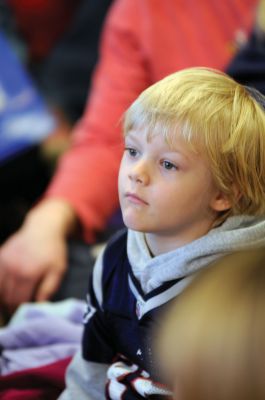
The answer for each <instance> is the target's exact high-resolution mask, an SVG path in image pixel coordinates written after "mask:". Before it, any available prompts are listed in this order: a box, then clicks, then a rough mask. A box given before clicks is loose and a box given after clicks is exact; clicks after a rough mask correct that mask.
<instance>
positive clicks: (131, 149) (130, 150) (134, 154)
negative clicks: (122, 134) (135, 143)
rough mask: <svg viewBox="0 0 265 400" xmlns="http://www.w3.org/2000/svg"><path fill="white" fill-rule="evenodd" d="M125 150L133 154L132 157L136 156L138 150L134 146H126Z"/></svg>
mask: <svg viewBox="0 0 265 400" xmlns="http://www.w3.org/2000/svg"><path fill="white" fill-rule="evenodd" d="M125 151H127V153H128V154H129V155H130V156H131V157H136V156H137V150H135V149H134V148H132V147H126V148H125Z"/></svg>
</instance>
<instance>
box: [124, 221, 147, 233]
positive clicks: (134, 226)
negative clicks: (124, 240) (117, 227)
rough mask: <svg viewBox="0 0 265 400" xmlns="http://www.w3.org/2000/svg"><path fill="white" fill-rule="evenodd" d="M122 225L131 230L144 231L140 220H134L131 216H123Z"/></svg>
mask: <svg viewBox="0 0 265 400" xmlns="http://www.w3.org/2000/svg"><path fill="white" fill-rule="evenodd" d="M123 222H124V225H125V226H126V227H127V228H128V229H131V230H133V231H138V232H145V231H146V229H145V226H144V225H143V223H142V222H141V221H135V220H134V219H132V218H123Z"/></svg>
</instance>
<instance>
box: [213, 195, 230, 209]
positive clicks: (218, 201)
mask: <svg viewBox="0 0 265 400" xmlns="http://www.w3.org/2000/svg"><path fill="white" fill-rule="evenodd" d="M210 206H211V209H212V210H213V211H217V212H221V211H226V210H229V208H231V207H232V204H231V200H230V199H229V198H228V196H227V195H226V194H224V193H223V192H218V193H217V194H216V195H215V196H214V198H213V199H212V201H211V204H210Z"/></svg>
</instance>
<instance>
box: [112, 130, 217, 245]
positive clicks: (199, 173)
mask: <svg viewBox="0 0 265 400" xmlns="http://www.w3.org/2000/svg"><path fill="white" fill-rule="evenodd" d="M119 198H120V205H121V210H122V215H123V220H124V223H125V225H126V226H127V227H128V228H130V229H133V230H136V231H142V232H146V233H156V234H163V235H169V236H172V237H173V236H175V237H176V239H179V240H180V241H183V240H184V242H189V241H191V240H194V239H196V238H197V237H200V236H202V235H203V234H205V233H206V232H207V231H208V230H209V229H210V228H211V225H212V223H213V220H214V218H215V216H216V208H218V204H217V203H218V201H219V200H220V199H219V191H218V190H217V189H216V188H215V186H214V184H213V181H212V177H211V174H210V171H209V169H208V166H207V163H206V162H205V161H204V160H203V159H202V157H201V156H200V155H198V154H195V153H194V152H193V151H192V150H191V149H190V147H189V146H188V144H187V143H186V142H185V141H184V139H183V138H182V137H181V136H180V135H178V136H177V137H176V140H175V144H174V149H172V148H171V147H169V145H168V144H167V143H166V142H165V140H164V138H163V136H162V135H157V136H154V137H153V138H152V139H151V140H149V141H148V140H147V138H146V135H143V134H142V133H141V132H140V131H137V130H136V131H131V132H130V133H129V134H128V135H127V136H126V138H125V151H124V155H123V158H122V161H121V165H120V172H119ZM216 204H217V205H216Z"/></svg>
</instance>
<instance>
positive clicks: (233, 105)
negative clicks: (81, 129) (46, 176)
mask: <svg viewBox="0 0 265 400" xmlns="http://www.w3.org/2000/svg"><path fill="white" fill-rule="evenodd" d="M264 104H265V101H264V98H263V97H262V96H261V95H260V94H259V93H258V92H256V91H255V90H253V89H250V88H246V87H243V86H241V85H239V84H237V83H236V82H235V81H234V80H232V79H230V78H229V77H228V76H226V75H225V74H222V73H220V72H218V71H213V70H209V69H205V68H191V69H187V70H183V71H180V72H177V73H175V74H172V75H170V76H168V77H166V78H165V79H163V80H161V81H160V82H158V83H156V84H155V85H153V86H151V87H150V88H148V89H147V90H145V91H144V92H143V93H142V94H141V95H140V96H139V97H138V99H137V100H136V101H135V102H134V103H133V104H132V106H131V107H130V108H129V110H128V111H127V113H126V115H125V129H124V131H125V138H124V141H125V150H124V155H123V158H122V161H121V166H120V174H119V197H120V204H121V210H122V214H123V219H124V223H125V225H126V226H127V227H128V230H126V231H122V232H120V233H119V234H118V235H116V236H115V237H114V238H113V239H112V240H111V241H110V243H109V244H108V245H107V247H106V249H105V251H104V252H103V254H102V255H101V256H100V257H99V259H98V260H97V262H96V265H95V269H94V273H93V279H92V284H91V289H90V293H89V305H88V312H87V314H86V316H85V318H84V322H85V330H84V337H83V345H82V355H80V354H77V355H76V357H75V358H74V360H73V362H72V364H71V366H70V368H69V370H68V373H67V379H66V381H67V389H66V391H65V392H64V394H63V395H62V397H61V398H62V399H78V400H81V399H103V398H104V397H106V398H107V399H124V400H127V399H141V398H149V396H152V395H154V396H160V395H161V396H163V395H168V394H169V392H168V391H167V389H166V387H164V386H163V385H162V384H160V383H158V382H159V378H158V377H157V376H156V368H155V366H154V365H153V357H152V350H151V331H152V328H153V326H154V325H155V324H156V323H159V319H160V317H159V314H160V313H162V312H163V309H164V308H166V306H167V304H168V303H169V302H170V301H171V300H172V299H174V298H175V297H176V296H177V295H178V294H179V293H180V292H181V291H182V290H183V289H184V288H185V287H186V286H187V285H188V283H189V282H190V280H191V279H192V277H193V275H194V273H195V272H197V271H199V270H200V269H202V268H204V267H206V266H207V265H208V264H209V263H211V262H212V261H213V260H215V259H217V258H218V257H220V256H222V255H223V254H225V253H229V252H232V251H235V250H239V249H242V248H254V247H259V246H261V245H264V244H265V220H264V217H263V216H264V213H265V112H264V108H263V106H264ZM102 162H104V160H102ZM179 345H180V346H181V343H180V344H179ZM104 393H105V394H104Z"/></svg>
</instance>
